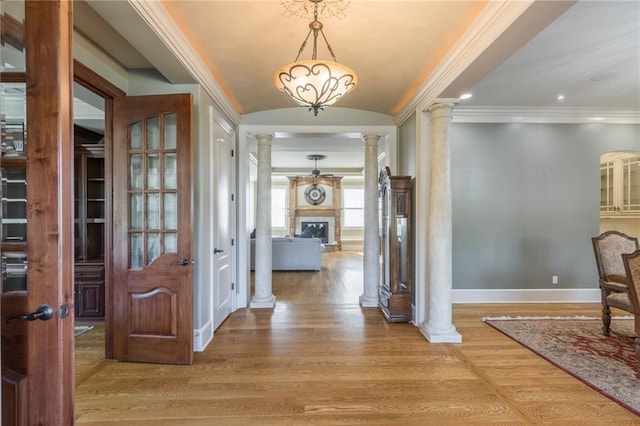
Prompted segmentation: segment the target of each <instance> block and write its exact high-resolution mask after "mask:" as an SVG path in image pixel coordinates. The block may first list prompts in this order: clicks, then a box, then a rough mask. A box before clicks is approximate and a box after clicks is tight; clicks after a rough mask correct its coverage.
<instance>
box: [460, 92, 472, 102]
mask: <svg viewBox="0 0 640 426" xmlns="http://www.w3.org/2000/svg"><path fill="white" fill-rule="evenodd" d="M472 96H473V94H472V93H469V92H467V93H463V94H462V95H460V100H461V101H464V100H467V99H471V97H472Z"/></svg>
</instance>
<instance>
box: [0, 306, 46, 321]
mask: <svg viewBox="0 0 640 426" xmlns="http://www.w3.org/2000/svg"><path fill="white" fill-rule="evenodd" d="M52 317H53V308H51V306H49V305H40V307H38V310H37V311H35V312H33V313H31V314H26V315H14V316H12V317H9V318H7V321H6V322H7V324H9V323H10V322H12V321H13V320H16V319H19V320H23V321H35V320H37V319H39V320H41V321H47V320H50V319H51V318H52Z"/></svg>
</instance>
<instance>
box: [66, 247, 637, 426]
mask: <svg viewBox="0 0 640 426" xmlns="http://www.w3.org/2000/svg"><path fill="white" fill-rule="evenodd" d="M273 293H274V295H275V296H276V297H277V303H276V308H275V309H274V310H270V309H263V310H250V309H243V310H240V311H238V312H236V313H234V314H232V315H231V316H230V317H229V318H228V319H227V320H226V321H225V322H224V323H223V324H222V326H221V327H220V328H219V329H218V330H217V331H216V333H215V338H214V340H213V342H212V343H211V344H210V345H209V346H208V348H207V349H206V351H205V352H203V353H197V354H196V356H195V363H194V365H192V366H188V367H185V366H170V365H151V364H135V363H118V362H112V361H104V360H102V359H101V355H100V348H101V346H103V341H102V340H101V339H103V335H101V333H103V332H104V329H103V328H102V327H97V328H96V329H95V330H93V331H91V332H88V333H85V334H82V335H80V336H78V337H77V343H76V346H77V350H76V359H77V363H76V365H77V366H76V379H77V387H76V423H77V424H94V425H97V424H105V425H116V424H122V425H125V424H126V425H132V424H135V425H145V424H148V425H163V424H172V425H242V426H246V425H311V424H318V425H337V424H340V425H345V424H349V425H357V424H363V425H364V424H366V425H391V424H403V425H427V424H437V425H447V424H450V425H460V424H489V423H491V424H496V423H502V424H510V425H515V424H553V423H555V424H563V425H564V424H580V425H608V424H611V425H614V424H615V425H619V424H637V423H638V421H639V419H638V418H637V417H636V416H635V415H634V414H632V413H631V412H629V411H627V410H626V409H624V408H622V407H621V406H619V405H618V404H616V403H614V402H613V401H611V400H609V399H608V398H606V397H604V396H602V395H600V394H599V393H598V392H596V391H595V390H592V389H591V388H589V387H588V386H586V385H584V384H583V383H582V382H580V381H578V380H577V379H575V378H573V377H572V376H570V375H568V374H566V373H564V372H563V371H561V370H560V369H558V368H556V367H554V366H553V365H551V364H550V363H548V362H547V361H545V360H543V359H542V358H540V357H538V356H536V355H534V354H533V353H532V352H530V351H529V350H527V349H525V348H524V347H522V346H520V345H519V344H517V343H515V342H514V341H512V340H511V339H509V338H508V337H506V336H504V335H502V334H501V333H499V332H497V331H496V330H494V329H493V328H491V327H489V326H487V325H485V324H483V323H482V322H481V318H482V317H483V316H498V315H593V316H599V314H600V305H599V304H511V305H456V306H454V309H453V315H454V322H455V324H456V326H457V328H458V330H459V331H460V333H461V334H462V336H463V343H462V344H430V343H428V342H427V341H426V340H425V339H424V337H423V336H422V335H421V334H420V332H419V330H418V329H417V328H416V327H414V326H413V325H410V324H390V323H387V322H386V321H385V320H384V318H383V316H382V315H381V313H380V312H379V311H378V310H377V309H374V308H369V309H362V308H360V306H359V305H358V296H359V295H360V294H361V293H362V256H361V255H360V254H357V253H355V252H337V253H325V254H323V268H322V271H321V272H276V273H274V275H273Z"/></svg>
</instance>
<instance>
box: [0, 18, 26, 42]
mask: <svg viewBox="0 0 640 426" xmlns="http://www.w3.org/2000/svg"><path fill="white" fill-rule="evenodd" d="M0 44H2V45H5V44H8V45H9V46H13V47H15V48H16V49H18V50H19V51H22V50H24V24H23V23H22V22H20V21H18V20H17V19H16V18H14V17H13V16H11V15H9V14H7V13H6V12H5V13H3V14H2V16H0Z"/></svg>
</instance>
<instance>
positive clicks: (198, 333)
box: [193, 321, 213, 352]
mask: <svg viewBox="0 0 640 426" xmlns="http://www.w3.org/2000/svg"><path fill="white" fill-rule="evenodd" d="M212 340H213V323H212V322H211V321H207V322H206V323H205V325H203V326H202V327H200V328H196V329H194V330H193V351H194V352H202V351H204V349H205V348H206V347H207V345H208V344H209V343H211V341H212Z"/></svg>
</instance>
